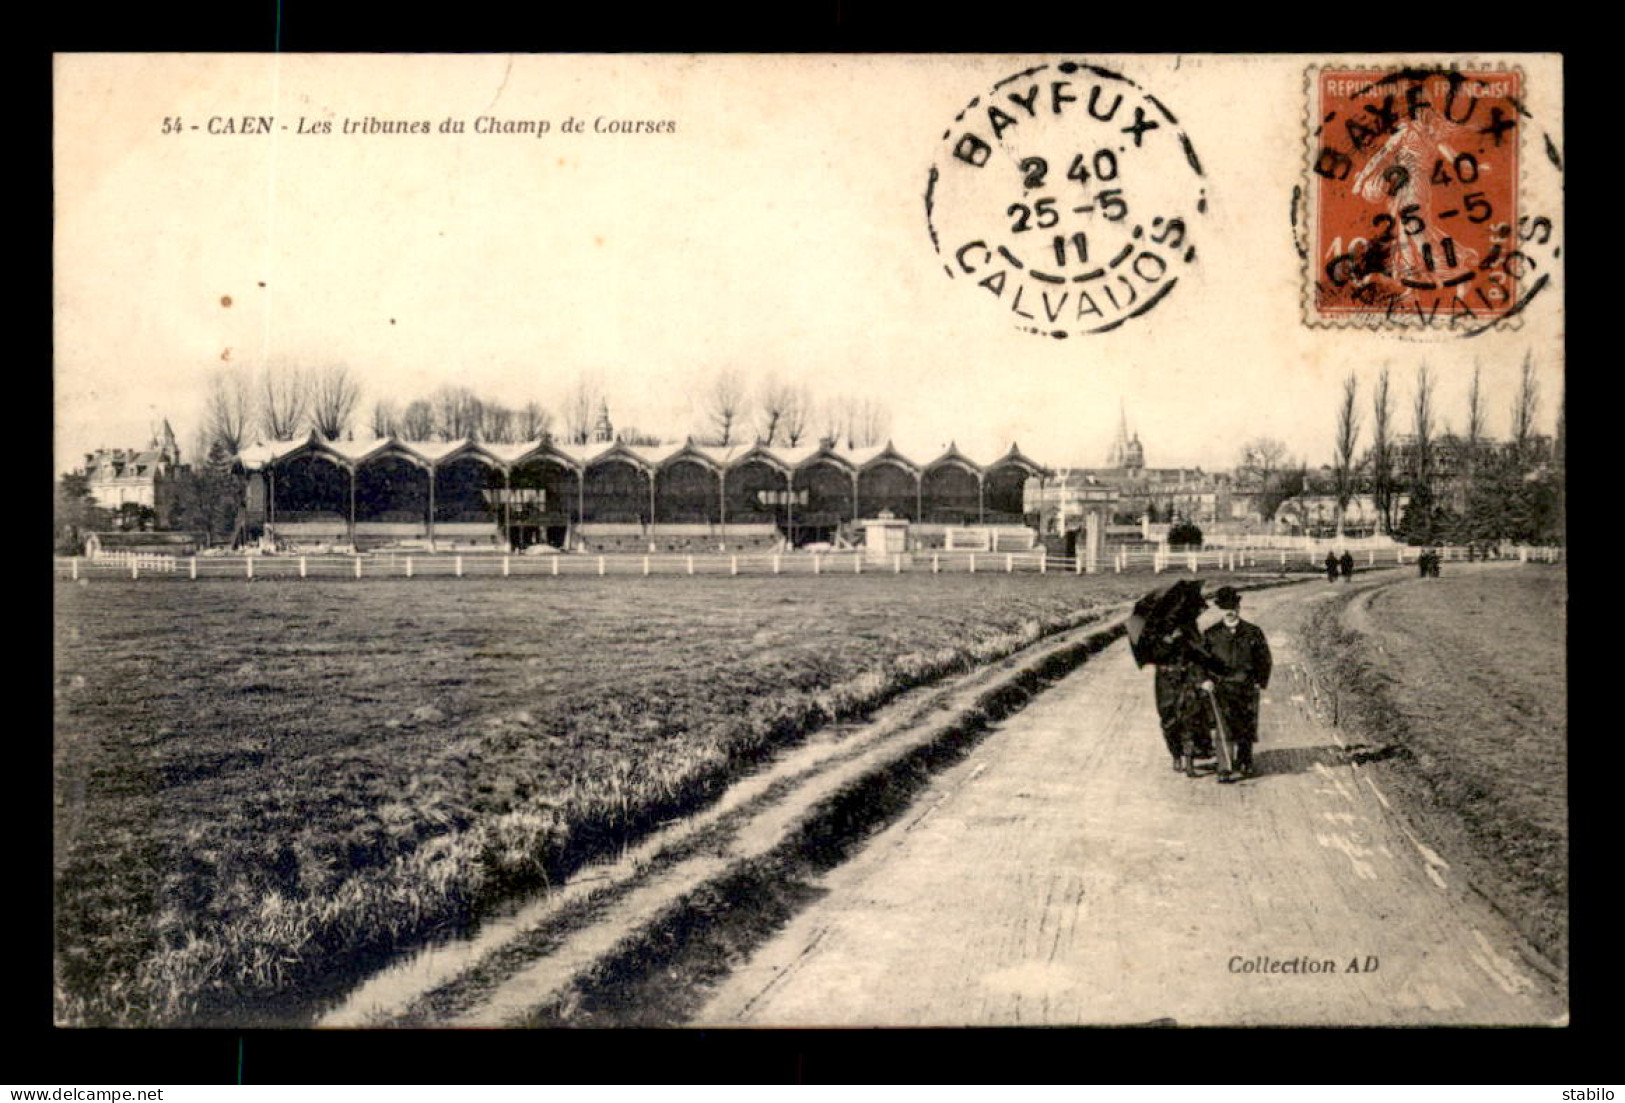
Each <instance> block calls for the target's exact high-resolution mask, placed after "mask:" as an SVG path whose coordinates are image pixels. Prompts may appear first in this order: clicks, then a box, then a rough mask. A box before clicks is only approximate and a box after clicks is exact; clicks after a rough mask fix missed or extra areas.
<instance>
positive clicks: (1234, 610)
mask: <svg viewBox="0 0 1625 1103" xmlns="http://www.w3.org/2000/svg"><path fill="white" fill-rule="evenodd" d="M1213 604H1215V605H1217V606H1218V607H1219V608H1220V609H1221V610H1223V611H1224V619H1223V620H1221V621H1220V622H1219V623H1218V624H1215V625H1213V626H1212V627H1211V628H1209V629H1208V630H1207V631H1206V632H1205V633H1203V635H1202V642H1203V644H1204V649H1205V650H1206V652H1207V654H1208V655H1209V656H1210V658H1211V659H1212V660H1213V661H1214V662H1215V663H1216V664H1217V666H1218V668H1219V673H1218V674H1217V675H1216V676H1214V677H1212V678H1209V679H1207V680H1206V681H1204V682H1203V683H1202V689H1203V690H1204V691H1205V692H1207V693H1210V694H1212V695H1213V702H1214V704H1215V705H1217V707H1218V711H1219V715H1220V716H1221V717H1222V718H1223V721H1224V726H1225V730H1226V731H1227V732H1228V734H1229V736H1230V740H1231V742H1232V743H1234V744H1235V754H1236V761H1235V768H1234V770H1232V771H1231V772H1230V773H1228V774H1226V773H1221V774H1220V775H1219V780H1220V781H1237V780H1239V779H1241V778H1244V777H1251V776H1252V774H1253V744H1254V743H1256V742H1257V741H1258V701H1259V696H1260V695H1261V694H1262V693H1263V691H1264V690H1266V689H1268V688H1269V684H1270V665H1271V661H1272V660H1271V658H1270V645H1269V641H1268V640H1266V639H1265V638H1264V631H1263V629H1261V628H1259V627H1258V625H1256V624H1253V623H1251V622H1249V621H1245V620H1242V619H1241V594H1239V593H1237V592H1236V589H1235V587H1233V586H1221V587H1219V592H1218V593H1216V594H1214V595H1213Z"/></svg>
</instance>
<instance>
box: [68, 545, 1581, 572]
mask: <svg viewBox="0 0 1625 1103" xmlns="http://www.w3.org/2000/svg"><path fill="white" fill-rule="evenodd" d="M1437 550H1438V552H1439V554H1440V556H1441V557H1442V558H1443V559H1444V560H1445V561H1447V562H1462V561H1466V560H1467V559H1468V557H1469V556H1468V551H1467V549H1465V548H1440V549H1437ZM1352 554H1353V556H1354V562H1355V567H1356V569H1370V568H1373V567H1392V566H1403V565H1405V564H1414V563H1415V562H1416V560H1417V557H1418V555H1419V554H1420V549H1417V548H1407V547H1386V548H1376V547H1371V548H1365V549H1361V550H1359V551H1356V552H1353V553H1352ZM1499 558H1501V559H1503V560H1507V559H1514V560H1519V561H1522V562H1545V563H1552V562H1559V561H1561V560H1562V558H1563V549H1561V548H1550V547H1521V548H1511V549H1507V548H1503V549H1501V550H1500V552H1499ZM1324 560H1325V554H1324V551H1321V552H1320V554H1318V555H1317V554H1315V553H1314V552H1311V551H1305V550H1303V549H1288V548H1279V549H1266V548H1242V549H1224V548H1214V549H1208V550H1204V551H1170V550H1166V549H1157V548H1134V549H1129V548H1118V549H1107V551H1106V552H1105V553H1104V554H1102V555H1101V557H1100V558H1099V559H1098V560H1097V561H1096V562H1095V563H1094V564H1093V565H1092V566H1091V565H1090V564H1088V563H1086V562H1084V561H1083V560H1081V559H1076V558H1067V557H1062V556H1055V555H1046V554H1045V553H1044V552H1043V550H1042V549H1037V550H1034V551H1028V552H966V551H916V552H906V553H903V554H900V555H891V556H886V557H884V558H875V557H870V556H868V555H867V554H866V553H865V552H863V551H861V550H860V551H845V552H839V551H837V552H823V553H809V552H783V553H777V554H774V553H761V552H758V553H751V554H740V555H728V554H725V553H723V554H702V555H682V554H667V555H626V554H620V555H594V554H559V555H548V556H529V555H498V554H491V553H483V554H466V555H462V554H445V553H441V554H433V553H419V554H401V553H394V554H388V553H385V554H369V555H246V556H191V557H186V558H176V557H173V556H160V555H134V554H130V553H123V554H118V555H104V556H99V557H97V558H94V559H84V558H79V557H71V558H67V557H58V558H57V559H56V560H55V561H54V564H55V569H54V573H55V575H56V577H58V578H69V579H74V580H77V579H83V578H110V577H114V578H116V577H123V578H151V577H165V578H184V579H188V580H193V579H211V578H213V579H227V578H236V579H269V578H326V579H358V578H359V579H367V578H515V577H517V578H527V577H539V576H540V577H562V576H582V575H603V576H609V575H615V576H631V575H746V574H748V575H807V576H812V575H826V574H827V575H861V574H874V573H882V574H903V573H929V574H1014V573H1026V574H1033V573H1037V574H1058V575H1060V574H1084V573H1101V574H1111V573H1116V574H1124V573H1151V574H1196V573H1201V572H1203V571H1208V572H1212V571H1240V572H1248V571H1261V572H1268V573H1272V574H1273V573H1279V572H1281V571H1318V570H1320V569H1321V568H1322V565H1323V562H1324Z"/></svg>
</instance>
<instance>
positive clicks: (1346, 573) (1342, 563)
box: [1337, 552, 1354, 582]
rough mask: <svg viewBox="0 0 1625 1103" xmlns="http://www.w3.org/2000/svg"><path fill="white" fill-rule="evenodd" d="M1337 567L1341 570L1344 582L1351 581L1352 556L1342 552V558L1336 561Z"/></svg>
mask: <svg viewBox="0 0 1625 1103" xmlns="http://www.w3.org/2000/svg"><path fill="white" fill-rule="evenodd" d="M1337 565H1338V566H1339V567H1341V568H1342V570H1343V581H1344V582H1348V581H1351V580H1352V579H1353V578H1354V556H1352V555H1350V554H1349V553H1348V552H1344V553H1343V558H1342V559H1339V560H1338V561H1337Z"/></svg>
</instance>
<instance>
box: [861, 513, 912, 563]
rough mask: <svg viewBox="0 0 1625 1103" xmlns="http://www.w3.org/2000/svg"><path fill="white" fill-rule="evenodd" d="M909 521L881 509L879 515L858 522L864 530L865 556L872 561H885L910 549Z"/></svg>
mask: <svg viewBox="0 0 1625 1103" xmlns="http://www.w3.org/2000/svg"><path fill="white" fill-rule="evenodd" d="M908 525H909V523H908V521H907V520H905V519H900V518H898V517H896V516H894V515H893V514H892V512H891V511H890V510H885V509H883V510H881V511H880V516H878V517H866V518H864V519H863V520H861V521H859V522H858V527H859V528H860V529H862V530H863V558H864V559H866V560H868V561H870V562H872V563H873V562H885V561H887V560H890V559H891V558H892V557H893V556H895V555H902V554H903V553H904V552H906V551H907V550H908Z"/></svg>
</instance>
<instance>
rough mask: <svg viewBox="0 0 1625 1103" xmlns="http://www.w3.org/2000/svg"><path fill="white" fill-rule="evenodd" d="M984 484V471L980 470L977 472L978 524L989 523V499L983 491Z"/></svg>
mask: <svg viewBox="0 0 1625 1103" xmlns="http://www.w3.org/2000/svg"><path fill="white" fill-rule="evenodd" d="M983 485H984V484H983V480H982V473H981V472H980V471H978V472H977V473H976V523H977V524H978V525H985V524H987V501H986V495H984V494H983V493H982V487H983Z"/></svg>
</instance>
